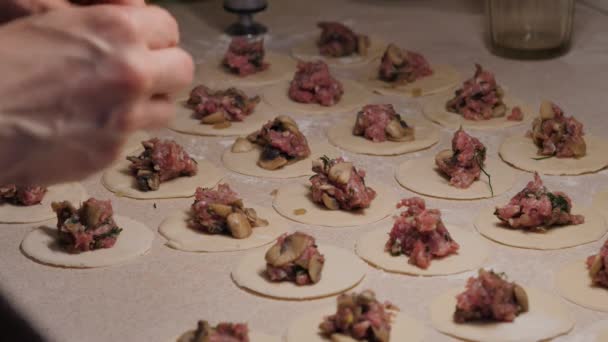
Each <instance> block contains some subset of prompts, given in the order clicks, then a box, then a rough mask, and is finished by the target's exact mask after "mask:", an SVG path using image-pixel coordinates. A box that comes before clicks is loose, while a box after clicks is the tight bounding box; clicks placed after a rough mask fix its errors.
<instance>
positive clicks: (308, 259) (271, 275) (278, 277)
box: [265, 232, 325, 285]
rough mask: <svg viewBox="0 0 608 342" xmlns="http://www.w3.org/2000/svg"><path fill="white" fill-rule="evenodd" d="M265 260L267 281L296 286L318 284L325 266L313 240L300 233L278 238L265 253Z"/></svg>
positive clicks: (323, 258) (323, 259)
mask: <svg viewBox="0 0 608 342" xmlns="http://www.w3.org/2000/svg"><path fill="white" fill-rule="evenodd" d="M265 259H266V270H265V274H266V277H267V278H268V280H270V281H273V282H282V281H289V282H293V283H295V284H296V285H310V284H316V283H318V282H319V280H321V274H322V272H323V266H324V264H325V257H324V256H323V255H322V254H321V253H320V252H319V250H318V249H317V245H316V242H315V238H314V237H312V236H310V235H307V234H304V233H301V232H295V233H293V234H290V235H287V234H284V235H282V236H280V237H279V238H278V240H277V242H276V243H275V244H274V245H273V246H272V247H270V249H269V250H268V251H267V252H266V256H265Z"/></svg>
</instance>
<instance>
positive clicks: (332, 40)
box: [317, 22, 370, 57]
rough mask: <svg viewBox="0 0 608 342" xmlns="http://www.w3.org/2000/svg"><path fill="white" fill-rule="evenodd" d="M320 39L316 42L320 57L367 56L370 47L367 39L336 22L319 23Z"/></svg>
mask: <svg viewBox="0 0 608 342" xmlns="http://www.w3.org/2000/svg"><path fill="white" fill-rule="evenodd" d="M317 26H319V28H321V37H320V38H319V40H318V42H317V46H318V47H319V52H320V53H321V55H322V56H328V57H347V56H352V55H354V54H358V55H361V56H365V55H367V50H368V49H369V46H370V40H369V37H368V36H366V35H363V34H356V33H355V32H353V30H351V29H350V28H348V27H346V26H344V25H343V24H341V23H337V22H320V23H318V24H317Z"/></svg>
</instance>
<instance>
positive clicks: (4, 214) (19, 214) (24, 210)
mask: <svg viewBox="0 0 608 342" xmlns="http://www.w3.org/2000/svg"><path fill="white" fill-rule="evenodd" d="M47 189H48V191H47V193H46V194H45V195H44V197H43V198H42V202H40V204H35V205H30V206H20V205H13V204H10V203H3V204H0V223H31V222H41V221H46V220H48V219H52V218H54V217H56V215H55V212H54V211H53V208H51V203H52V202H61V201H70V202H72V203H74V204H78V203H80V202H83V201H85V200H86V199H87V192H86V190H85V189H84V188H83V187H82V185H80V184H79V183H64V184H58V185H52V186H49V187H48V188H47Z"/></svg>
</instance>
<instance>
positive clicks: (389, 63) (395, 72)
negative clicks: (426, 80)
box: [378, 45, 433, 83]
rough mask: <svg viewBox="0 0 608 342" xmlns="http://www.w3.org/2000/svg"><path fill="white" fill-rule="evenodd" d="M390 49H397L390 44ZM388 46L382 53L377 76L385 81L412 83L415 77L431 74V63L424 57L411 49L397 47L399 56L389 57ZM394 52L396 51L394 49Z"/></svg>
mask: <svg viewBox="0 0 608 342" xmlns="http://www.w3.org/2000/svg"><path fill="white" fill-rule="evenodd" d="M389 48H390V49H399V48H398V47H397V46H395V45H392V47H389ZM389 48H387V51H385V52H384V54H383V55H382V59H381V61H380V67H379V69H378V78H379V79H381V80H382V81H385V82H397V83H412V82H414V81H416V80H417V79H420V78H423V77H427V76H430V75H432V74H433V70H432V69H431V65H430V64H429V62H428V61H427V60H426V58H425V57H424V56H423V55H421V54H419V53H417V52H413V51H405V50H401V49H399V58H398V60H395V59H394V58H391V57H392V56H391V54H390V53H391V52H389ZM395 52H396V51H395Z"/></svg>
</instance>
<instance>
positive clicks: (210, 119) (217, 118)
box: [201, 112, 226, 125]
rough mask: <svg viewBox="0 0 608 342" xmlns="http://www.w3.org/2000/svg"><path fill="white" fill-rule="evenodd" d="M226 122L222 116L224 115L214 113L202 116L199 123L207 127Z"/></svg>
mask: <svg viewBox="0 0 608 342" xmlns="http://www.w3.org/2000/svg"><path fill="white" fill-rule="evenodd" d="M224 121H226V117H225V116H224V113H222V112H215V113H212V114H209V115H206V116H204V117H203V118H202V119H201V122H202V123H204V124H207V125H213V124H217V123H220V122H224Z"/></svg>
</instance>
